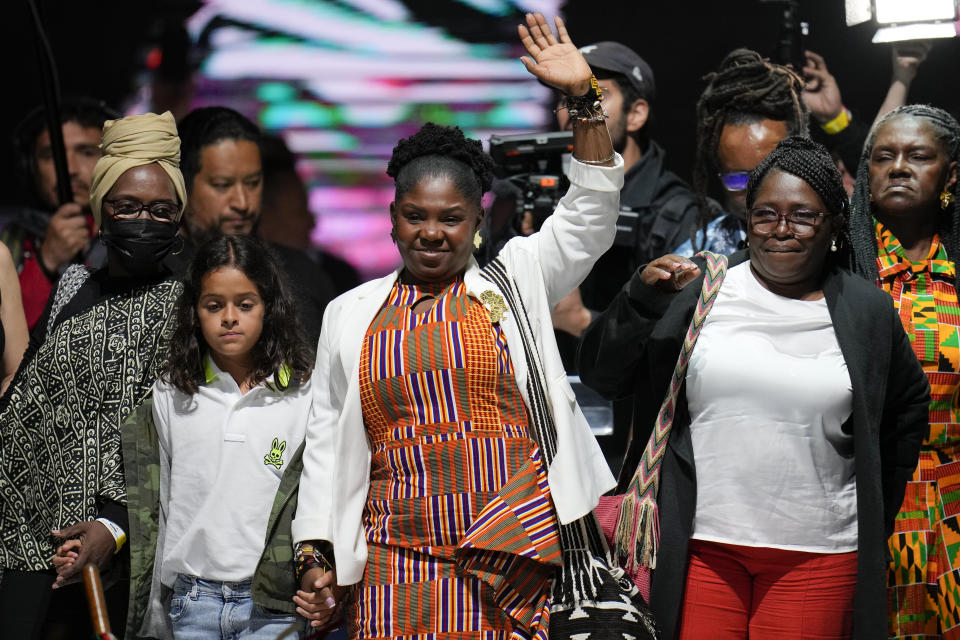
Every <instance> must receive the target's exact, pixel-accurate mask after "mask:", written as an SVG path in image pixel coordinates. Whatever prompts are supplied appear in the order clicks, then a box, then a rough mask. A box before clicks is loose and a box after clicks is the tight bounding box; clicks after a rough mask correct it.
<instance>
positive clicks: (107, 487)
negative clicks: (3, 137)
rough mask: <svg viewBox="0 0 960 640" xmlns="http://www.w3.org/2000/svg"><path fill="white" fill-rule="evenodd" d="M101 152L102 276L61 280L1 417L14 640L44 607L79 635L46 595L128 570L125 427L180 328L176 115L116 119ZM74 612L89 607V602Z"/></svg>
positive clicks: (3, 610) (94, 205)
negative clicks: (70, 552) (59, 565)
mask: <svg viewBox="0 0 960 640" xmlns="http://www.w3.org/2000/svg"><path fill="white" fill-rule="evenodd" d="M101 148H102V151H103V157H101V158H100V160H99V161H98V162H97V165H96V168H95V169H94V174H93V180H92V184H91V194H90V204H91V209H92V211H93V214H94V216H95V217H96V218H97V220H98V222H100V229H101V234H102V237H103V242H104V244H105V245H106V246H107V248H108V258H107V265H106V266H105V267H104V268H102V269H99V270H96V271H90V270H88V269H87V268H86V267H83V266H80V265H74V266H72V267H70V268H69V269H68V270H67V271H66V272H65V273H64V274H63V276H62V277H61V278H60V281H59V283H58V285H57V287H56V290H55V292H54V294H53V295H52V296H51V300H50V302H49V303H48V305H47V309H46V311H45V312H44V317H43V318H42V319H41V325H40V330H39V331H38V332H35V333H34V336H33V342H32V343H31V345H30V348H29V349H28V351H27V353H26V354H25V356H24V360H23V363H22V365H21V368H20V370H19V372H18V373H17V375H16V376H15V378H14V381H13V383H12V384H11V386H10V389H9V391H8V393H7V395H6V396H5V398H4V404H3V406H2V409H0V496H2V499H0V567H2V572H3V573H2V577H0V620H2V621H3V627H4V631H5V632H7V633H9V634H10V635H11V637H22V638H30V637H33V636H34V635H35V634H37V633H39V631H40V629H41V627H42V626H43V625H44V621H45V619H47V618H48V611H47V610H48V608H49V611H50V616H51V617H53V618H55V617H56V616H57V615H58V614H59V615H69V616H72V619H69V620H65V624H67V625H69V626H68V627H67V628H68V629H69V630H70V632H72V633H82V631H78V629H77V627H76V625H77V624H80V622H82V620H83V619H84V618H85V617H86V616H83V615H82V614H81V615H79V616H78V615H77V613H76V612H75V611H74V612H70V611H69V609H66V610H64V608H63V607H61V606H60V605H58V604H57V603H56V602H54V606H50V594H51V586H57V587H58V586H62V585H64V584H67V583H69V582H70V581H71V580H73V579H75V578H76V576H77V575H78V574H79V571H80V569H81V568H82V567H83V565H84V564H86V563H87V562H93V563H95V564H96V565H98V566H100V567H101V568H105V567H107V566H110V565H113V566H117V565H120V564H122V563H121V562H119V561H117V562H112V563H111V559H112V558H113V556H114V555H115V554H117V553H119V552H121V551H122V550H123V547H124V542H125V540H126V532H127V530H128V528H129V523H128V518H127V512H126V507H125V504H126V482H125V478H124V464H123V459H124V456H123V455H122V451H121V448H122V447H121V437H120V435H121V433H120V428H119V427H120V424H121V422H122V421H123V420H124V419H125V418H126V417H127V415H129V414H130V413H131V411H133V410H134V409H135V408H136V407H137V406H138V405H139V404H140V403H141V402H142V401H143V399H144V397H145V396H146V395H147V394H148V392H149V391H150V388H151V386H152V385H153V382H154V380H155V379H156V377H157V373H158V369H159V366H160V365H161V364H162V362H163V359H164V352H165V349H166V341H167V340H168V338H169V336H170V334H171V333H172V331H173V328H174V327H173V320H172V319H173V318H174V316H175V314H174V313H173V310H174V305H175V303H176V300H177V297H178V296H179V294H180V289H181V287H180V285H179V283H177V282H175V281H174V280H173V279H172V278H170V276H169V271H168V270H167V269H166V268H165V266H164V258H165V257H166V256H167V255H169V254H170V253H171V252H173V251H175V249H176V248H177V243H178V240H177V228H178V222H179V219H180V216H181V214H182V212H183V208H184V204H185V201H186V193H185V189H184V183H183V177H182V175H181V174H180V170H179V160H180V139H179V138H178V137H177V130H176V125H175V123H174V120H173V117H172V116H171V115H170V113H165V114H163V115H162V116H157V115H154V114H145V115H139V116H131V117H129V118H123V119H120V120H112V121H108V122H107V123H106V124H105V125H104V128H103V142H102V145H101ZM73 538H76V539H78V540H81V541H82V549H81V550H80V553H79V554H78V557H77V559H76V560H77V561H76V562H75V563H74V565H73V567H72V568H71V570H70V571H69V572H67V573H65V574H62V575H61V576H60V577H59V578H58V579H57V583H56V584H54V578H55V574H54V573H53V572H52V570H51V558H52V557H53V555H54V551H55V549H56V548H57V546H58V545H59V544H60V543H61V542H62V541H63V540H65V539H73ZM118 560H119V559H118ZM107 583H108V584H109V578H108V579H107ZM122 596H123V597H124V598H125V596H126V593H125V592H123V593H122ZM63 599H64V600H68V599H67V598H63ZM108 599H109V595H108ZM70 600H73V601H75V602H79V603H80V604H81V605H82V603H83V600H82V593H79V592H78V593H75V594H73V596H72V597H71V598H70ZM120 609H121V608H114V610H115V612H116V613H121V614H122V611H121V610H120ZM114 627H115V628H121V627H118V625H117V624H115V625H114Z"/></svg>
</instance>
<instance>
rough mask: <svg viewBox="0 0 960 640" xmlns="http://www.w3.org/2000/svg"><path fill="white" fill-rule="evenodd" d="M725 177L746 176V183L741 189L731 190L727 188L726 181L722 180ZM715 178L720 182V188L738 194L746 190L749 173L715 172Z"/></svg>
mask: <svg viewBox="0 0 960 640" xmlns="http://www.w3.org/2000/svg"><path fill="white" fill-rule="evenodd" d="M725 176H746V178H747V179H746V181H745V182H744V183H743V188H741V189H733V188H731V187H728V186H727V183H726V181H725V180H724V177H725ZM717 178H718V179H719V180H720V186H722V187H723V188H724V189H726V190H727V191H729V192H730V193H740V192H741V191H746V190H747V183H748V182H750V172H749V171H728V172H727V173H720V172H719V171H718V172H717Z"/></svg>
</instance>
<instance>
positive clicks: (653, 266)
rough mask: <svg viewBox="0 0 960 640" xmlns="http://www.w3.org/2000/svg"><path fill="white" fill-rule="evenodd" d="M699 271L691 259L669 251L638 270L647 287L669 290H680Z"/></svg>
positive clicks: (694, 277) (697, 274)
mask: <svg viewBox="0 0 960 640" xmlns="http://www.w3.org/2000/svg"><path fill="white" fill-rule="evenodd" d="M700 273H701V271H700V267H698V266H697V265H696V264H695V263H694V262H693V260H691V259H690V258H685V257H683V256H678V255H675V254H672V253H671V254H668V255H665V256H663V257H660V258H657V259H656V260H654V261H653V262H650V263H649V264H648V265H647V266H646V267H644V268H643V271H641V272H640V278H641V279H642V280H643V282H644V284H646V285H647V286H649V287H656V288H658V289H660V290H661V291H668V292H669V291H680V289H683V288H684V287H685V286H687V285H688V284H690V282H692V281H693V280H694V279H696V277H697V276H699V275H700Z"/></svg>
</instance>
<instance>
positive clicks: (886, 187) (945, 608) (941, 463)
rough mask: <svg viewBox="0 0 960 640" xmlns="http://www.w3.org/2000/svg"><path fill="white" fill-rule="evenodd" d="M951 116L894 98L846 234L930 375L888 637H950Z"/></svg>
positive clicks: (956, 502) (954, 132)
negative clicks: (924, 430)
mask: <svg viewBox="0 0 960 640" xmlns="http://www.w3.org/2000/svg"><path fill="white" fill-rule="evenodd" d="M958 161H960V125H958V123H957V121H956V120H955V119H954V118H953V117H952V116H950V114H948V113H947V112H945V111H943V110H942V109H937V108H935V107H929V106H925V105H908V106H905V107H900V108H899V109H896V110H894V111H892V112H890V113H889V114H888V115H887V116H885V117H884V118H883V119H882V120H880V121H879V122H878V123H877V124H876V126H875V127H874V128H873V131H872V132H871V134H870V137H869V138H868V140H867V144H866V146H865V147H864V150H863V155H862V158H861V161H860V166H859V169H858V171H857V183H856V187H855V190H854V194H853V207H852V209H853V213H852V215H851V221H850V235H851V240H852V242H853V248H854V250H855V251H854V255H855V258H856V260H855V267H856V270H857V271H858V272H859V273H861V274H863V275H864V276H866V277H867V278H868V279H869V280H871V281H875V282H877V283H878V284H879V285H880V286H881V287H882V288H883V290H884V291H886V292H887V293H889V294H890V295H891V296H892V297H893V303H894V307H895V308H896V309H897V310H898V312H899V315H900V320H901V321H902V322H903V326H904V328H905V329H906V332H907V335H908V336H909V337H910V343H911V344H912V345H913V351H914V352H915V354H916V357H917V358H918V359H919V361H920V364H921V365H922V366H923V369H924V371H926V373H927V377H928V378H929V380H930V395H931V402H930V407H929V423H930V431H929V434H928V435H927V436H926V438H925V439H924V442H923V447H922V449H921V451H920V461H919V464H918V466H917V468H916V470H915V472H914V473H913V476H912V478H911V481H910V482H909V484H908V485H907V491H906V495H905V497H904V501H903V507H902V508H901V509H900V513H899V514H898V515H897V521H896V528H895V530H894V534H893V537H891V538H890V551H891V553H892V557H893V564H892V565H891V567H890V609H891V610H890V636H889V637H891V638H893V637H911V638H914V637H923V638H941V637H942V638H958V637H960V552H958V550H957V549H958V544H957V543H958V542H960V518H958V513H960V499H958V496H957V493H956V487H957V485H958V483H960V470H958V468H960V464H958V462H960V424H958V423H960V400H958V398H960V303H958V302H957V291H958V288H960V279H958V277H957V268H956V259H957V256H958V255H960V226H958V221H960V217H958V216H960V207H958V202H957V163H958Z"/></svg>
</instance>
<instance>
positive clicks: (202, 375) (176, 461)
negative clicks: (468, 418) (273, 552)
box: [153, 235, 311, 640]
mask: <svg viewBox="0 0 960 640" xmlns="http://www.w3.org/2000/svg"><path fill="white" fill-rule="evenodd" d="M310 370H311V360H310V356H309V352H308V350H307V348H306V345H305V343H304V340H303V338H302V336H301V334H300V331H299V326H298V325H297V321H296V314H295V313H294V305H293V301H292V300H291V299H290V297H289V294H288V290H287V287H286V286H285V283H284V282H283V278H282V277H281V272H280V270H279V268H278V266H277V263H276V262H275V260H274V258H273V257H272V256H271V255H270V254H269V253H268V252H267V251H266V250H265V248H264V246H263V244H262V243H261V242H260V241H258V240H256V239H254V238H251V237H249V236H245V235H228V236H221V237H219V238H217V239H215V240H213V241H212V242H210V243H208V244H207V245H205V246H204V247H202V248H201V249H200V250H199V252H198V253H197V255H196V257H195V258H194V261H193V264H192V267H191V269H190V273H189V277H188V279H187V282H186V283H185V289H184V298H183V303H182V305H181V317H180V327H179V329H178V331H177V334H176V335H175V336H174V338H173V341H172V344H171V353H170V359H169V362H168V364H167V366H166V368H165V370H164V373H163V375H162V377H161V381H160V382H158V383H157V385H156V386H155V388H154V404H153V412H154V420H155V423H156V427H157V435H158V436H159V441H160V449H161V468H162V470H163V471H162V473H161V478H163V479H164V480H167V481H168V482H169V492H168V494H167V496H166V499H164V496H163V495H162V494H161V509H162V510H163V512H164V513H165V514H166V531H165V535H164V536H163V538H162V540H161V542H160V543H159V544H158V547H157V562H159V564H160V580H161V582H162V583H163V584H164V585H165V586H169V587H172V589H173V597H172V600H171V603H170V610H169V616H170V622H171V625H172V628H173V633H174V636H175V637H176V638H178V639H179V638H201V637H202V638H213V637H223V638H233V637H236V636H237V635H241V636H243V637H245V638H270V639H271V640H272V639H273V638H276V637H277V636H278V635H280V634H281V633H283V632H284V631H285V630H287V628H288V627H290V625H291V624H293V623H295V622H296V620H297V618H296V616H295V614H293V612H292V611H291V612H290V613H278V612H271V611H268V610H266V609H264V608H262V607H260V606H257V605H255V604H254V602H253V598H252V596H251V586H252V583H254V584H255V583H256V581H257V577H258V576H257V575H256V570H257V568H258V563H259V562H260V559H261V556H262V555H263V554H264V539H265V537H266V533H267V528H268V527H267V525H268V519H269V517H270V514H271V509H272V507H273V504H274V498H275V496H276V494H277V490H278V488H279V486H280V480H281V477H282V476H283V473H284V471H285V470H286V469H287V468H288V467H289V466H290V461H291V458H293V457H294V454H295V452H296V451H297V450H298V448H299V447H300V444H301V443H302V442H303V438H304V431H305V428H306V422H307V414H308V412H309V408H310V383H309V374H310ZM289 596H290V597H292V596H293V593H290V594H289ZM301 622H302V621H301Z"/></svg>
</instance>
